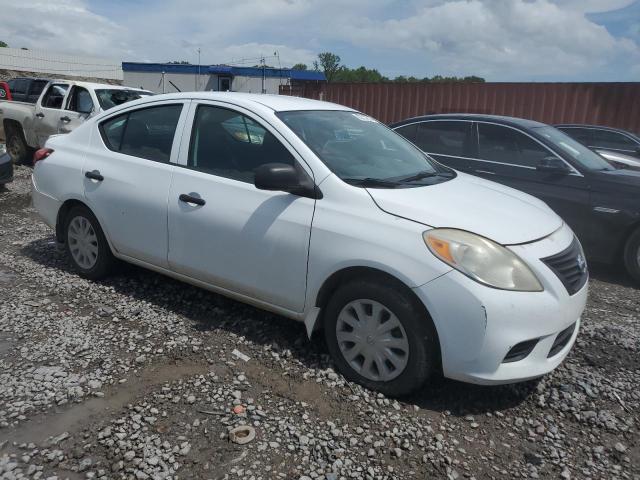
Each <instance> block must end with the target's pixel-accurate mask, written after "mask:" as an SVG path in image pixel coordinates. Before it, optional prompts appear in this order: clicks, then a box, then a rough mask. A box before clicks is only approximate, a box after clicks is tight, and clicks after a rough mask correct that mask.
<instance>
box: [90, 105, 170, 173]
mask: <svg viewBox="0 0 640 480" xmlns="http://www.w3.org/2000/svg"><path fill="white" fill-rule="evenodd" d="M181 111H182V105H161V106H158V107H149V108H143V109H140V110H134V111H132V112H129V113H125V114H123V115H119V116H117V117H114V118H111V119H109V120H107V121H105V122H103V123H102V124H101V125H100V131H101V133H102V138H103V140H104V142H105V144H106V145H107V147H108V148H109V149H111V150H114V151H116V152H120V153H123V154H126V155H131V156H133V157H140V158H145V159H147V160H154V161H156V162H162V163H168V162H169V159H170V157H171V146H172V145H173V137H174V135H175V132H176V127H177V125H178V120H179V119H180V112H181Z"/></svg>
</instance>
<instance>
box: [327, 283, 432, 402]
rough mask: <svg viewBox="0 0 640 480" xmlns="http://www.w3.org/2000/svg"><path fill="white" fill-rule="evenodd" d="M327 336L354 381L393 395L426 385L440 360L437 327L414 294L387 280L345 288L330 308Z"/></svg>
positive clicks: (333, 352)
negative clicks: (383, 282) (386, 281)
mask: <svg viewBox="0 0 640 480" xmlns="http://www.w3.org/2000/svg"><path fill="white" fill-rule="evenodd" d="M324 318H325V338H326V341H327V346H328V348H329V352H330V353H331V356H332V357H333V359H334V362H335V364H336V366H337V368H338V370H339V371H340V372H341V373H342V374H343V375H344V376H345V378H347V379H348V380H350V381H353V382H356V383H359V384H361V385H363V386H365V387H367V388H370V389H372V390H377V391H380V392H382V393H384V394H385V395H389V396H402V395H407V394H409V393H411V392H413V391H415V390H417V389H419V388H420V387H422V386H423V385H424V384H425V382H426V381H427V379H428V378H429V377H430V375H431V373H432V371H433V369H434V365H435V364H436V360H437V354H438V348H437V338H436V334H435V328H434V326H433V323H432V321H431V319H430V318H429V316H428V314H427V312H426V310H425V309H424V307H423V306H422V305H421V304H420V303H419V301H418V300H417V299H415V298H414V297H413V296H412V295H411V294H410V293H409V292H406V291H404V290H403V289H402V288H399V287H396V286H389V285H383V284H382V283H381V282H380V283H378V282H372V281H354V282H351V283H348V284H346V285H344V286H342V287H340V288H339V289H338V290H337V291H336V292H335V293H334V294H333V296H332V297H331V299H330V301H329V303H328V305H327V308H326V312H325V317H324Z"/></svg>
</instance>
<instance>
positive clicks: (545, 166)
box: [536, 157, 569, 175]
mask: <svg viewBox="0 0 640 480" xmlns="http://www.w3.org/2000/svg"><path fill="white" fill-rule="evenodd" d="M536 170H538V171H539V172H546V173H555V174H558V175H566V174H567V173H569V167H567V164H566V163H564V162H563V161H562V160H560V159H559V158H558V157H545V158H543V159H542V160H541V161H540V163H538V165H537V166H536Z"/></svg>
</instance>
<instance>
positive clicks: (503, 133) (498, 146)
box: [478, 123, 553, 168]
mask: <svg viewBox="0 0 640 480" xmlns="http://www.w3.org/2000/svg"><path fill="white" fill-rule="evenodd" d="M478 154H479V157H480V158H481V159H482V160H491V161H492V162H500V163H508V164H511V165H519V166H522V167H530V168H535V167H536V166H537V165H538V164H539V163H540V162H541V161H542V159H543V158H545V157H549V156H553V153H551V152H550V151H549V150H548V149H547V148H545V147H544V146H543V145H541V144H540V143H538V142H536V141H535V140H533V139H532V138H530V137H529V136H527V135H525V134H524V133H522V132H519V131H518V130H514V129H513V128H510V127H503V126H501V125H493V124H489V123H478Z"/></svg>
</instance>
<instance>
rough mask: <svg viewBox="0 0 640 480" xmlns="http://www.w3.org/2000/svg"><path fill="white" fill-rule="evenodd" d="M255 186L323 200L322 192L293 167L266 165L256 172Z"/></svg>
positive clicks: (278, 164) (280, 164)
mask: <svg viewBox="0 0 640 480" xmlns="http://www.w3.org/2000/svg"><path fill="white" fill-rule="evenodd" d="M253 183H254V185H255V186H256V188H257V189H259V190H271V191H280V192H288V193H292V194H294V195H298V196H301V197H308V198H316V199H317V198H322V195H321V194H320V190H319V189H318V188H317V187H316V186H315V185H314V184H313V182H312V181H311V180H310V179H308V178H303V176H302V175H300V173H299V172H298V170H296V168H295V167H294V166H292V165H287V164H285V163H265V164H264V165H260V166H259V167H258V168H256V170H255V177H254V181H253Z"/></svg>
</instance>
